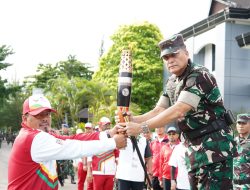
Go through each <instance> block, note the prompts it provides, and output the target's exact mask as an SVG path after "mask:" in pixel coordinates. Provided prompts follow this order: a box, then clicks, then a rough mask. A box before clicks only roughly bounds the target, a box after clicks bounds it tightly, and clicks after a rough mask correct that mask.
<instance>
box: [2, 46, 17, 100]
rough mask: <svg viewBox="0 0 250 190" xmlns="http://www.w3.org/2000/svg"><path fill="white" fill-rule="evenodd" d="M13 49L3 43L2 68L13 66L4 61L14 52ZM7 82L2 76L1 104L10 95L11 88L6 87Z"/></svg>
mask: <svg viewBox="0 0 250 190" xmlns="http://www.w3.org/2000/svg"><path fill="white" fill-rule="evenodd" d="M13 53H14V52H13V50H12V49H10V47H7V46H6V45H2V46H1V47H0V70H2V69H4V70H5V69H6V68H7V67H9V66H11V64H10V63H6V62H4V61H5V59H6V57H8V56H9V55H11V54H13ZM6 83H7V80H6V79H5V80H2V78H1V76H0V105H2V104H3V100H4V98H7V97H8V94H9V89H7V88H6V86H5V85H6Z"/></svg>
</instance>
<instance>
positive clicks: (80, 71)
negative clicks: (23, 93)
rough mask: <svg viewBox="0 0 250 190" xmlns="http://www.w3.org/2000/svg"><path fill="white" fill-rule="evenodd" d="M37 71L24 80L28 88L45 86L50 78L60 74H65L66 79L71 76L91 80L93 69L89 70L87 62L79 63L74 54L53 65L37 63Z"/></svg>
mask: <svg viewBox="0 0 250 190" xmlns="http://www.w3.org/2000/svg"><path fill="white" fill-rule="evenodd" d="M37 73H38V74H36V75H34V76H30V77H28V78H27V80H26V81H25V84H26V86H28V89H32V88H34V87H35V88H42V89H44V88H46V87H47V86H48V82H49V81H50V80H53V79H56V78H58V77H61V76H65V77H66V78H68V79H71V78H72V77H82V78H85V79H87V80H91V78H92V75H93V71H91V70H90V66H89V64H87V63H81V62H80V61H78V60H76V58H75V56H71V55H70V56H68V60H67V61H60V62H58V63H56V65H55V66H53V65H52V64H39V65H38V67H37Z"/></svg>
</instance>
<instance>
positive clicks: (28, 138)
mask: <svg viewBox="0 0 250 190" xmlns="http://www.w3.org/2000/svg"><path fill="white" fill-rule="evenodd" d="M52 112H56V111H55V110H54V109H52V108H51V105H50V102H49V100H48V99H47V98H46V97H45V96H43V95H41V94H36V95H32V96H30V97H29V98H28V99H26V100H25V101H24V104H23V115H22V128H21V130H20V132H19V134H18V136H17V137H16V140H15V142H14V144H13V147H12V150H11V153H10V157H9V162H8V190H16V189H18V190H34V189H42V190H57V189H58V176H57V171H56V160H67V159H68V160H71V159H75V158H80V157H83V156H92V155H95V154H98V153H101V152H103V151H111V150H114V149H115V148H123V147H125V146H126V142H127V141H126V137H125V136H124V135H122V134H119V135H114V134H116V133H117V129H116V128H113V130H110V131H109V132H107V131H104V132H100V133H98V132H96V133H92V134H78V135H72V136H63V135H58V134H55V133H50V132H49V131H50V128H51V113H52ZM45 131H47V132H45ZM107 133H108V134H109V135H111V136H113V138H108V135H107ZM90 140H92V141H90ZM93 140H95V141H93Z"/></svg>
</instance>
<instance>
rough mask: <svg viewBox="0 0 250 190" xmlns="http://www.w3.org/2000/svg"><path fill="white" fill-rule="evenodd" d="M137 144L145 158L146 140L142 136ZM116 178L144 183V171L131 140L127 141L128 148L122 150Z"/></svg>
mask: <svg viewBox="0 0 250 190" xmlns="http://www.w3.org/2000/svg"><path fill="white" fill-rule="evenodd" d="M137 144H138V147H139V150H140V152H141V155H142V157H143V158H144V154H145V148H146V145H147V142H146V138H145V137H142V136H140V139H139V142H138V143H137ZM143 160H144V159H143ZM144 162H145V160H144ZM116 178H117V179H122V180H127V181H136V182H143V181H144V170H143V168H142V166H141V163H140V160H139V157H138V155H137V152H136V150H133V145H132V143H131V140H130V139H127V147H126V148H124V149H120V154H119V159H118V166H117V170H116Z"/></svg>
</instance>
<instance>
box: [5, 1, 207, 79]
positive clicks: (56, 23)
mask: <svg viewBox="0 0 250 190" xmlns="http://www.w3.org/2000/svg"><path fill="white" fill-rule="evenodd" d="M209 4H210V0H202V1H201V0H188V1H186V0H127V1H122V0H91V1H89V0H88V1H87V0H40V1H39V0H22V1H20V0H8V1H3V0H0V7H1V11H0V21H1V30H0V45H3V44H5V45H9V46H11V47H12V48H13V50H14V51H15V54H14V55H11V56H9V58H8V59H7V61H9V62H11V63H13V66H12V67H8V68H7V70H6V71H5V72H3V71H2V72H1V76H2V77H4V78H8V79H9V80H13V79H14V78H15V79H18V80H22V79H23V77H24V76H27V75H31V74H34V73H35V69H36V67H37V65H38V64H39V63H44V64H46V63H56V62H58V61H61V60H66V59H67V57H68V55H70V54H71V55H76V58H77V59H78V60H80V61H82V62H88V63H91V64H92V65H93V66H94V67H96V66H97V62H98V51H99V48H100V44H101V40H102V38H103V37H105V39H106V40H107V39H109V36H110V35H112V34H113V33H114V32H115V31H116V30H117V29H118V27H119V26H120V25H124V24H133V23H134V22H137V21H149V22H150V23H153V24H156V25H157V26H158V27H159V28H160V30H161V32H162V34H163V35H164V36H165V37H166V36H169V35H172V34H174V33H176V32H179V31H180V30H183V29H185V28H186V27H188V26H190V25H192V24H194V23H196V22H198V21H200V20H202V19H204V18H206V17H207V15H208V11H209ZM194 7H198V9H197V8H194Z"/></svg>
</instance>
